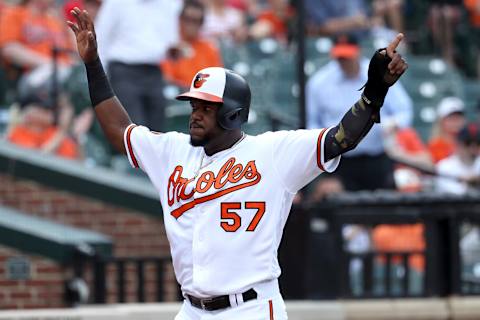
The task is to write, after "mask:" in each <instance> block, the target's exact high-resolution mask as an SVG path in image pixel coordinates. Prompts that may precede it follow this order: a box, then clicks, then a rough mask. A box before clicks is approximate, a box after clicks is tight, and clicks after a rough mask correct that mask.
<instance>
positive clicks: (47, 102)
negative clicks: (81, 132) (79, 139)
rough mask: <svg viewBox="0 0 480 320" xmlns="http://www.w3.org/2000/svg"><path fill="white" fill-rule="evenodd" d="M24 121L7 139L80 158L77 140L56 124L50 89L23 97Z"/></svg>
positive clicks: (70, 157)
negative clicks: (49, 93)
mask: <svg viewBox="0 0 480 320" xmlns="http://www.w3.org/2000/svg"><path fill="white" fill-rule="evenodd" d="M20 106H21V108H22V110H21V114H20V121H19V123H18V124H16V125H14V126H13V127H12V128H11V129H10V130H9V132H8V134H7V140H8V141H10V142H12V143H14V144H17V145H19V146H22V147H25V148H30V149H38V150H40V151H42V152H45V153H51V154H55V155H58V156H61V157H64V158H69V159H79V158H80V156H81V154H80V150H79V148H78V146H77V144H76V143H75V142H74V141H73V140H72V139H71V138H70V137H68V135H67V132H66V131H65V130H63V129H62V128H60V127H58V126H56V125H55V112H54V108H53V102H52V101H51V99H49V95H48V92H45V91H40V92H35V93H33V92H32V91H30V93H29V94H28V95H27V96H25V97H22V98H21V100H20Z"/></svg>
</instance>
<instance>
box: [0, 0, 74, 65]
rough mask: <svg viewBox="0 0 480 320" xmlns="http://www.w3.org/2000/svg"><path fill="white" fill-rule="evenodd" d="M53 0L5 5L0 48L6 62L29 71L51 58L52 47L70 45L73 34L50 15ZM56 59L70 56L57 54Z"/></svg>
mask: <svg viewBox="0 0 480 320" xmlns="http://www.w3.org/2000/svg"><path fill="white" fill-rule="evenodd" d="M53 3H54V2H53V1H45V0H27V1H24V2H23V4H22V5H16V6H12V7H9V8H7V9H6V10H5V12H4V13H3V15H2V18H1V19H0V30H2V31H1V32H0V49H1V55H2V58H3V59H5V60H6V61H7V62H8V63H10V64H12V65H14V66H17V67H20V68H21V69H22V70H30V69H33V68H36V67H39V66H41V65H45V64H47V63H50V62H51V61H52V52H53V49H54V48H61V49H71V48H73V44H74V43H73V37H72V36H71V35H70V34H69V33H68V29H67V27H66V24H65V22H64V21H62V20H61V19H59V18H58V17H57V15H55V14H52V13H51V10H53V9H54V8H53V7H52V6H53ZM59 60H60V62H62V63H64V64H68V63H70V60H71V57H69V55H68V54H66V53H60V56H59Z"/></svg>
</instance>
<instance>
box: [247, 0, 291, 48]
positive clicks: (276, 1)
mask: <svg viewBox="0 0 480 320" xmlns="http://www.w3.org/2000/svg"><path fill="white" fill-rule="evenodd" d="M268 3H269V4H270V5H269V7H268V8H267V9H265V10H262V11H261V12H260V13H259V14H258V16H257V17H256V19H255V22H254V23H253V25H252V26H251V27H250V31H249V33H250V36H251V37H252V38H254V39H261V38H266V37H272V38H276V39H277V40H280V41H283V42H286V40H287V36H288V24H289V21H290V19H292V17H293V9H292V8H291V7H290V6H289V4H288V0H269V1H268Z"/></svg>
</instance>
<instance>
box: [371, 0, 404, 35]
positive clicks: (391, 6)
mask: <svg viewBox="0 0 480 320" xmlns="http://www.w3.org/2000/svg"><path fill="white" fill-rule="evenodd" d="M403 6H404V0H373V1H372V8H373V15H374V16H375V17H377V18H381V19H382V20H383V21H382V22H383V24H385V25H386V26H388V27H389V28H391V29H393V30H395V31H396V32H404V31H405V30H404V29H405V26H404V21H403V14H404V12H403Z"/></svg>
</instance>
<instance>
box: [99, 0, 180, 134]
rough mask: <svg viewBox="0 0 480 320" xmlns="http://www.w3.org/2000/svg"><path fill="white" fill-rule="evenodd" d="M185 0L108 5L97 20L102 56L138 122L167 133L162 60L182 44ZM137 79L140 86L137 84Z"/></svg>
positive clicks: (107, 0) (110, 1)
mask: <svg viewBox="0 0 480 320" xmlns="http://www.w3.org/2000/svg"><path fill="white" fill-rule="evenodd" d="M181 5H182V1H180V0H149V1H130V0H104V1H103V2H102V6H101V7H100V10H99V12H98V15H97V20H96V26H95V27H96V31H97V39H98V48H99V54H100V56H101V58H102V61H103V63H105V64H106V68H107V70H108V75H109V77H110V82H111V85H112V88H113V90H114V91H115V93H116V95H117V97H118V99H119V100H120V101H121V102H122V103H123V105H124V106H125V108H126V110H127V112H128V114H129V115H130V118H131V119H132V121H133V122H135V123H137V124H141V125H146V126H148V127H149V128H151V129H152V130H156V131H162V129H164V128H163V123H164V118H165V110H164V109H165V104H166V101H165V97H164V96H163V87H164V79H163V76H162V73H161V70H160V68H158V63H159V61H161V60H163V59H164V58H165V57H166V53H167V50H168V48H170V47H171V46H172V45H174V44H175V43H177V42H178V15H179V13H180V10H181ZM132 79H135V81H132Z"/></svg>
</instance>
